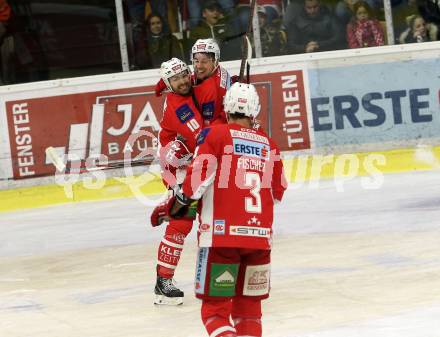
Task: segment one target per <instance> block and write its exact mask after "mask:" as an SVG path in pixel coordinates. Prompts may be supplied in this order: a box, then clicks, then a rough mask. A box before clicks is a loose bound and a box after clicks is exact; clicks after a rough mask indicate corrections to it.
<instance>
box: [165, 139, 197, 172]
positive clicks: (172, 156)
mask: <svg viewBox="0 0 440 337" xmlns="http://www.w3.org/2000/svg"><path fill="white" fill-rule="evenodd" d="M191 158H192V153H191V152H189V150H188V148H187V147H186V145H185V143H184V142H183V141H182V140H181V139H179V138H176V139H175V140H173V141H172V142H169V143H168V144H167V145H166V146H165V149H164V159H165V162H166V163H167V164H168V165H170V166H172V167H175V168H180V167H185V166H188V164H189V163H190V161H191Z"/></svg>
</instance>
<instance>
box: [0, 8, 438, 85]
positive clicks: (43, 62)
mask: <svg viewBox="0 0 440 337" xmlns="http://www.w3.org/2000/svg"><path fill="white" fill-rule="evenodd" d="M60 3H63V1H58V2H56V3H55V2H53V3H50V2H48V1H37V0H0V60H1V66H0V85H1V84H13V83H21V82H28V81H35V80H44V79H50V78H56V77H57V78H62V77H72V76H83V75H93V74H99V73H108V72H117V71H120V70H121V69H120V63H121V56H120V53H119V44H118V43H119V41H118V34H117V33H118V32H117V29H118V27H117V21H116V10H115V5H114V0H103V1H94V0H89V1H85V0H83V1H82V0H72V1H67V2H65V5H63V4H60ZM46 4H47V6H45V5H46ZM391 5H392V11H393V24H394V35H395V41H394V43H413V42H414V43H418V42H426V41H435V40H438V38H439V33H438V25H439V24H440V8H439V3H438V2H437V0H391ZM63 6H64V7H63ZM123 6H124V7H123V8H124V16H125V17H124V20H125V30H126V37H127V47H128V54H129V64H130V69H131V70H137V69H151V68H158V67H160V64H161V63H162V62H163V61H165V60H168V59H170V58H171V57H179V58H181V59H184V60H186V61H187V62H190V61H191V60H190V59H189V55H190V53H189V51H190V48H191V46H192V45H193V43H194V42H195V41H196V40H197V39H199V38H208V37H212V38H215V39H216V40H217V41H218V42H219V44H220V47H221V51H222V60H224V61H227V60H234V59H239V58H240V57H241V44H242V36H243V35H244V34H245V33H246V31H247V28H248V27H247V26H248V17H249V12H250V4H249V1H248V0H217V1H215V0H208V1H202V0H123ZM63 8H64V9H63ZM69 8H71V9H69ZM87 9H89V10H90V9H93V11H92V12H93V13H94V14H93V15H94V16H93V17H92V14H91V13H90V12H87ZM45 10H46V11H48V12H47V13H45ZM57 10H59V11H62V10H64V11H66V12H68V11H69V10H70V12H71V17H72V18H69V19H65V20H63V19H61V15H60V14H59V13H61V12H57ZM49 12H50V13H49ZM257 13H258V22H259V31H260V41H261V55H262V56H263V57H268V56H277V55H289V54H299V53H310V52H318V51H329V50H336V49H345V48H363V47H374V46H382V45H386V44H388V41H387V38H388V37H387V33H386V28H385V27H386V24H385V13H384V9H383V3H382V1H381V0H290V1H288V0H257ZM49 14H53V16H50V15H49ZM63 15H65V14H63ZM75 15H77V17H78V20H76V19H75ZM57 17H58V21H57V19H54V18H57ZM50 20H52V21H50ZM87 20H89V21H90V20H93V22H88V21H87ZM59 21H60V22H59ZM61 21H63V22H61ZM54 22H55V23H54ZM69 24H70V25H71V26H70V27H71V29H70V30H69V26H68V25H69ZM75 25H77V27H76V26H75ZM80 25H82V26H80ZM78 27H79V28H78ZM81 27H83V28H81ZM75 29H76V31H77V32H78V33H79V32H82V30H81V29H83V30H84V33H83V34H81V36H75V34H74V32H73V33H72V32H71V31H75ZM57 33H59V34H62V33H64V35H62V36H63V37H62V38H60V37H58V35H57ZM69 34H70V35H69ZM72 34H73V35H72ZM78 35H80V34H78ZM59 36H61V35H59ZM64 36H67V38H65V37H64ZM76 39H78V40H80V41H81V42H78V41H77V40H76ZM93 40H95V41H96V45H93ZM252 41H253V39H252ZM98 42H99V43H98ZM81 43H82V44H81ZM252 43H253V45H254V46H256V44H254V42H252ZM85 45H87V46H88V48H90V53H87V52H86V53H84V50H82V51H80V49H81V48H85ZM67 53H70V54H69V55H67ZM87 54H88V55H87ZM255 55H256V53H255V52H254V56H255ZM80 61H82V62H83V63H82V64H81V62H80ZM63 62H64V63H63Z"/></svg>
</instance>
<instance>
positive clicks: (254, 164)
mask: <svg viewBox="0 0 440 337" xmlns="http://www.w3.org/2000/svg"><path fill="white" fill-rule="evenodd" d="M237 167H238V168H242V169H245V170H252V171H259V172H264V169H265V168H266V163H265V162H264V161H261V160H260V159H257V158H246V157H240V158H239V159H238V163H237Z"/></svg>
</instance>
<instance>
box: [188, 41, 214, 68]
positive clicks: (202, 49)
mask: <svg viewBox="0 0 440 337" xmlns="http://www.w3.org/2000/svg"><path fill="white" fill-rule="evenodd" d="M197 53H213V54H214V58H215V62H216V63H218V62H219V61H220V47H219V46H218V43H217V42H216V41H215V40H214V39H198V40H197V41H196V43H194V45H193V46H192V49H191V61H193V60H194V54H197Z"/></svg>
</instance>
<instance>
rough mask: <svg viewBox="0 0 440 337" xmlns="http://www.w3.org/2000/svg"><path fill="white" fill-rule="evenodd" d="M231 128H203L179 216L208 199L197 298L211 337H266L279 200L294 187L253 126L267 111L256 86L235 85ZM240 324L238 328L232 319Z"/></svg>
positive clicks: (229, 106)
mask: <svg viewBox="0 0 440 337" xmlns="http://www.w3.org/2000/svg"><path fill="white" fill-rule="evenodd" d="M224 104H225V111H226V113H227V118H228V124H227V125H218V126H214V127H212V128H206V129H204V130H202V132H201V133H200V135H199V137H198V147H197V149H196V156H195V158H194V159H193V161H192V163H191V164H190V166H189V167H188V169H187V175H186V178H185V180H184V183H183V185H182V188H181V190H180V191H179V192H178V193H177V194H176V196H175V197H173V198H172V199H171V200H170V202H169V203H168V205H167V210H168V212H169V215H170V216H171V217H176V218H179V217H180V216H181V214H185V212H186V209H187V207H188V205H189V204H190V202H191V201H192V200H198V199H200V200H201V209H200V226H199V231H198V241H199V247H200V248H199V252H198V260H197V266H196V278H195V293H196V296H197V297H198V298H200V299H202V308H201V311H202V320H203V323H204V325H205V328H206V330H207V332H208V334H209V336H211V337H236V336H252V337H259V336H262V325H261V317H262V312H261V300H262V299H265V298H267V297H268V296H269V288H270V252H271V251H270V249H271V244H272V222H273V207H274V202H277V201H281V199H282V197H283V193H284V191H285V188H286V185H287V183H286V180H285V178H284V174H283V166H282V162H281V160H280V156H279V150H278V148H277V146H276V144H275V143H274V141H273V140H272V139H270V138H268V137H267V136H266V134H264V133H263V132H261V131H256V130H254V129H253V128H252V125H253V122H254V119H255V117H256V116H257V114H258V112H259V110H260V105H259V98H258V94H257V92H256V90H255V87H253V86H252V85H251V84H244V83H234V84H233V85H232V87H231V88H230V89H229V90H228V92H227V94H226V96H225V99H224ZM230 319H232V322H233V324H231V320H230Z"/></svg>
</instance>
